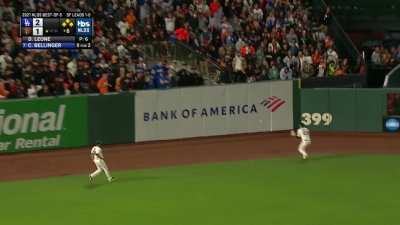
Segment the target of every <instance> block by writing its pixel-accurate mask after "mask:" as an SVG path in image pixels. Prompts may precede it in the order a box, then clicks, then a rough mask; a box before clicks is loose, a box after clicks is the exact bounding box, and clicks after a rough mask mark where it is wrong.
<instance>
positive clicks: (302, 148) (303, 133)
mask: <svg viewBox="0 0 400 225" xmlns="http://www.w3.org/2000/svg"><path fill="white" fill-rule="evenodd" d="M290 135H292V136H294V137H297V138H301V142H300V144H299V147H298V149H297V150H298V151H299V152H300V154H301V155H302V157H303V159H307V158H308V154H307V152H306V148H307V146H309V145H310V144H311V138H310V130H308V128H306V127H301V126H300V128H299V129H297V132H295V131H294V130H291V131H290Z"/></svg>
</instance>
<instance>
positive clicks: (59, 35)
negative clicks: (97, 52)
mask: <svg viewBox="0 0 400 225" xmlns="http://www.w3.org/2000/svg"><path fill="white" fill-rule="evenodd" d="M93 30H94V29H93V18H92V15H91V13H88V12H52V13H48V12H46V13H40V12H23V13H22V16H21V20H20V36H21V46H22V48H24V49H85V48H86V49H87V48H92V47H93V43H92V38H93V33H94V32H93Z"/></svg>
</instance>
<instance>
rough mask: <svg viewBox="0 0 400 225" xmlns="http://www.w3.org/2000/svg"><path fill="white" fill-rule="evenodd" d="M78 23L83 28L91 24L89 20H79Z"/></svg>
mask: <svg viewBox="0 0 400 225" xmlns="http://www.w3.org/2000/svg"><path fill="white" fill-rule="evenodd" d="M77 24H78V27H82V28H84V27H90V26H91V24H90V22H89V21H82V20H78V23H77Z"/></svg>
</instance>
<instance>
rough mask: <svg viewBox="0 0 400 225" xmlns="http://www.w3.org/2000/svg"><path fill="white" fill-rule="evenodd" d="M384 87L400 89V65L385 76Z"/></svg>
mask: <svg viewBox="0 0 400 225" xmlns="http://www.w3.org/2000/svg"><path fill="white" fill-rule="evenodd" d="M383 87H400V64H399V65H397V66H396V67H395V68H393V69H392V70H391V71H390V72H389V73H388V74H387V75H386V76H385V81H384V83H383Z"/></svg>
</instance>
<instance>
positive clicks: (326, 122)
mask: <svg viewBox="0 0 400 225" xmlns="http://www.w3.org/2000/svg"><path fill="white" fill-rule="evenodd" d="M387 93H400V89H299V83H298V82H297V81H274V82H259V83H251V84H247V83H245V84H235V85H223V86H202V87H192V88H179V89H168V90H149V91H137V92H135V93H116V94H108V95H97V94H96V95H85V96H68V97H67V96H65V97H54V98H39V99H23V100H8V101H1V102H0V153H8V152H23V151H32V150H40V149H59V148H75V147H83V146H89V145H91V144H93V143H95V142H96V141H97V140H100V141H101V142H103V144H118V143H133V142H142V141H156V140H170V139H180V138H190V137H202V136H214V135H229V134H239V133H253V132H271V131H280V130H289V129H292V128H293V127H298V126H299V123H302V124H303V125H305V126H307V127H309V128H310V129H312V130H320V131H356V132H357V131H358V132H359V131H365V132H382V131H383V126H382V124H383V117H384V116H385V114H386V110H387V97H386V96H387Z"/></svg>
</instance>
